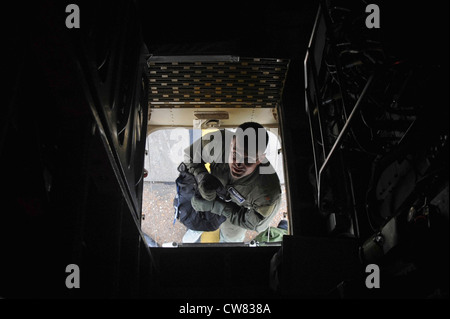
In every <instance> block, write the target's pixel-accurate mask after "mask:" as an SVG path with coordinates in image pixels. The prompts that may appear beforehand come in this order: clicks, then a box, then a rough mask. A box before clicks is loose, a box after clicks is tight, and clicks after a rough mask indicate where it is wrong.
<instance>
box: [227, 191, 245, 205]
mask: <svg viewBox="0 0 450 319" xmlns="http://www.w3.org/2000/svg"><path fill="white" fill-rule="evenodd" d="M228 193H230V195H231V196H232V197H233V198H234V199H236V200H237V201H238V203H239V204H242V203H243V202H245V198H244V196H242V195H241V194H239V192H238V191H237V190H236V189H234V187H230V188H228Z"/></svg>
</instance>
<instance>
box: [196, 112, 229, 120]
mask: <svg viewBox="0 0 450 319" xmlns="http://www.w3.org/2000/svg"><path fill="white" fill-rule="evenodd" d="M194 116H195V117H196V118H197V119H198V120H228V119H229V118H230V116H229V114H228V112H227V111H194Z"/></svg>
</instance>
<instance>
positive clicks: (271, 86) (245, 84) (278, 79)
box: [148, 56, 289, 108]
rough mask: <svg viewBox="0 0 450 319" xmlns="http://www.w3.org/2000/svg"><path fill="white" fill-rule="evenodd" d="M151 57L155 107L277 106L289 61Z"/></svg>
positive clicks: (151, 90) (151, 94)
mask: <svg viewBox="0 0 450 319" xmlns="http://www.w3.org/2000/svg"><path fill="white" fill-rule="evenodd" d="M173 60H175V59H170V58H169V59H164V58H156V57H151V58H150V59H149V60H148V66H149V69H150V71H149V72H150V76H149V82H150V85H149V106H150V107H152V108H181V107H189V108H193V107H196V108H201V107H209V108H211V107H228V108H229V107H233V108H240V107H242V108H245V107H268V108H273V107H276V106H277V104H278V103H280V101H281V94H282V91H283V86H284V81H285V78H286V73H287V70H288V65H289V60H284V59H270V58H239V57H232V58H229V59H223V61H215V59H214V58H213V57H212V56H206V57H205V56H204V57H199V58H198V59H197V60H201V61H195V60H196V59H195V58H190V59H179V61H173Z"/></svg>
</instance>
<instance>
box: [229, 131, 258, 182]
mask: <svg viewBox="0 0 450 319" xmlns="http://www.w3.org/2000/svg"><path fill="white" fill-rule="evenodd" d="M240 144H241V143H240V142H239V140H238V141H236V138H233V140H232V141H231V145H230V148H231V152H230V155H229V158H228V165H229V166H230V172H231V176H233V177H234V178H235V179H238V178H242V177H244V176H247V175H250V174H251V173H253V171H254V170H255V169H256V168H257V167H258V165H259V164H260V163H261V161H262V160H263V158H264V156H265V155H264V154H259V155H258V156H257V157H256V158H254V157H249V155H248V154H247V152H245V151H244V147H243V145H240Z"/></svg>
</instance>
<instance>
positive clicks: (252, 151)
mask: <svg viewBox="0 0 450 319" xmlns="http://www.w3.org/2000/svg"><path fill="white" fill-rule="evenodd" d="M211 134H212V135H213V137H211ZM208 135H209V136H208ZM212 142H214V144H215V146H216V147H215V148H214V147H212V148H211V147H209V148H208V146H210V145H211V144H210V143H212ZM267 143H268V134H267V131H266V130H265V128H264V127H263V126H262V125H260V124H258V123H255V122H246V123H243V124H242V125H240V126H239V127H238V129H237V130H236V132H235V133H230V131H226V130H221V131H216V132H213V133H210V134H207V135H205V136H204V137H202V138H201V139H199V140H197V141H195V142H194V143H193V144H192V145H191V146H190V147H189V148H187V149H186V150H185V161H184V163H185V165H186V168H187V170H188V171H189V172H190V173H191V174H193V175H194V176H195V178H196V180H197V185H198V190H199V193H200V195H201V196H194V197H192V199H191V204H192V207H193V208H194V209H195V210H196V211H203V212H206V211H209V212H212V213H214V214H217V215H221V216H225V217H226V221H225V222H224V223H223V224H222V225H221V226H220V241H221V242H242V241H244V238H245V233H246V230H247V229H250V230H255V231H257V232H261V231H264V230H266V229H267V228H268V227H269V224H270V222H271V220H272V219H273V217H274V216H275V215H276V213H277V211H278V208H279V205H280V201H281V187H280V180H279V178H278V175H277V174H276V172H275V170H274V169H273V167H272V166H271V164H270V163H269V161H268V160H267V159H266V157H265V150H266V148H267ZM218 145H220V146H222V147H221V148H220V149H218ZM199 159H200V160H199ZM206 162H209V163H210V173H209V172H208V171H207V169H206V167H205V165H204V164H205V163H206ZM218 193H219V194H222V195H223V194H224V193H225V196H219V195H217V194H218ZM188 232H189V231H188ZM188 232H187V234H188ZM196 234H197V236H198V237H199V236H200V235H201V232H197V233H196ZM185 237H186V236H185Z"/></svg>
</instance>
